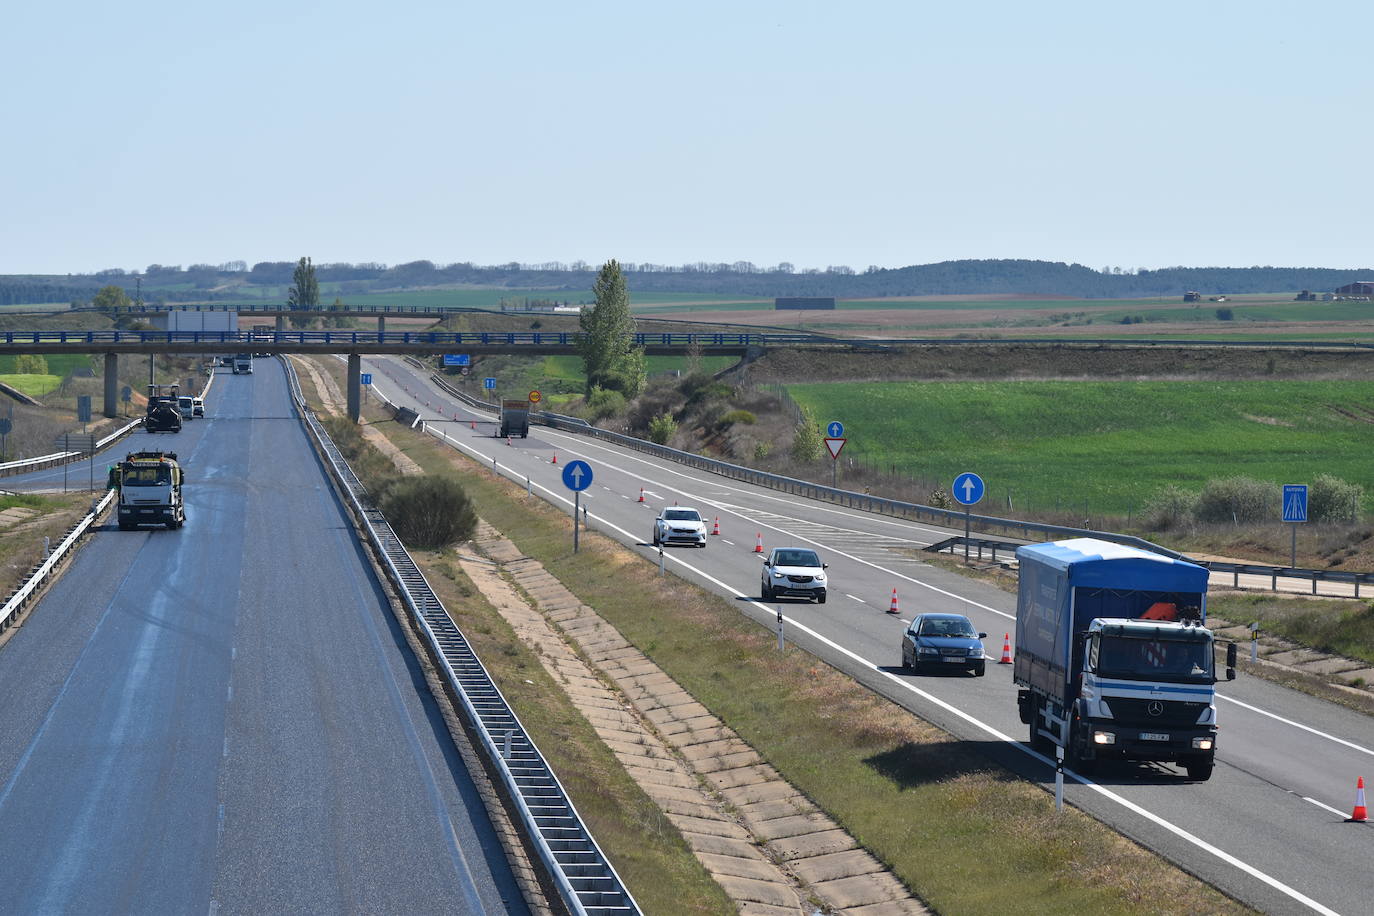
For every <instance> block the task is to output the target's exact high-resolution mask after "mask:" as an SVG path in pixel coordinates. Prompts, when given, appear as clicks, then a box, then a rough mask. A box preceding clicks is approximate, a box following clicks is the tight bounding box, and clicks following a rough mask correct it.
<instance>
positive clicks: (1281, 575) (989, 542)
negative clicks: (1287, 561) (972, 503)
mask: <svg viewBox="0 0 1374 916" xmlns="http://www.w3.org/2000/svg"><path fill="white" fill-rule="evenodd" d="M965 544H967V545H968V547H969V551H970V552H971V553H972V552H974V551H976V553H977V559H979V560H982V559H983V551H984V550H987V551H988V552H989V554H990V557H991V562H994V563H998V562H1003V561H999V560H998V559H997V551H999V550H1000V551H1002V552H1003V554H1005V555H1006V556H1007V557H1008V558H1009V560H1010V561H1014V560H1015V558H1016V548H1018V547H1021V546H1023V542H1021V541H1001V540H996V539H992V538H974V537H969V538H966V537H964V536H963V535H957V536H955V537H949V538H945V539H944V540H943V541H940V542H939V543H936V544H931V545H930V546H929V547H926V548H924V550H925V552H926V553H943V552H945V551H949V552H950V553H954V552H955V551H956V550H957V549H958V548H960V547H963V546H964V545H965ZM1174 557H1175V558H1176V559H1181V560H1187V561H1188V562H1189V563H1196V564H1197V565H1198V566H1202V567H1206V568H1207V569H1208V570H1210V571H1211V572H1214V573H1230V574H1231V576H1232V579H1231V587H1232V588H1235V589H1239V588H1241V584H1240V577H1241V576H1260V577H1265V578H1268V579H1269V590H1270V591H1271V592H1276V591H1278V590H1279V580H1280V579H1298V580H1301V581H1310V582H1311V583H1312V594H1313V595H1316V594H1317V583H1318V582H1343V583H1346V584H1348V585H1351V586H1352V587H1353V590H1354V593H1355V594H1354V597H1356V598H1358V597H1360V586H1361V585H1374V572H1343V571H1340V570H1331V569H1305V568H1302V567H1297V566H1272V565H1269V564H1266V563H1231V562H1228V561H1226V560H1199V559H1197V558H1195V557H1190V556H1187V555H1185V554H1174ZM1327 597H1341V598H1343V597H1345V596H1344V595H1331V596H1327Z"/></svg>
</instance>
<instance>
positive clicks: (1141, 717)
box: [1106, 697, 1207, 727]
mask: <svg viewBox="0 0 1374 916" xmlns="http://www.w3.org/2000/svg"><path fill="white" fill-rule="evenodd" d="M1106 700H1107V705H1108V706H1110V707H1111V708H1112V715H1113V717H1114V718H1115V719H1116V721H1118V722H1120V723H1121V724H1122V725H1139V726H1142V727H1143V726H1147V725H1168V726H1171V727H1172V726H1182V725H1195V724H1196V723H1197V720H1198V717H1199V716H1201V715H1202V711H1203V710H1204V709H1206V708H1207V704H1206V703H1180V702H1178V701H1177V700H1149V699H1144V698H1126V697H1107V698H1106ZM1154 703H1158V704H1159V706H1158V707H1156V708H1158V709H1159V713H1158V714H1157V715H1151V714H1150V706H1151V704H1154Z"/></svg>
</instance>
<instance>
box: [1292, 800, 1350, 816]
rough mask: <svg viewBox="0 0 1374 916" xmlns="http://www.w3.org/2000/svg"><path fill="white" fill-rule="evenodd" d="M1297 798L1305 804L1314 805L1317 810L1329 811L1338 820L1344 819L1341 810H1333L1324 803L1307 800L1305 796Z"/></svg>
mask: <svg viewBox="0 0 1374 916" xmlns="http://www.w3.org/2000/svg"><path fill="white" fill-rule="evenodd" d="M1299 797H1300V798H1301V799H1302V800H1303V801H1305V802H1311V803H1312V804H1314V805H1316V806H1317V807H1318V808H1321V809H1322V810H1323V811H1330V812H1331V813H1332V814H1334V815H1336V816H1337V817H1340V818H1344V817H1345V812H1344V811H1342V810H1340V809H1339V808H1333V807H1331V806H1330V805H1328V804H1325V803H1324V802H1319V801H1317V800H1316V799H1315V798H1309V797H1308V796H1306V795H1302V796H1299Z"/></svg>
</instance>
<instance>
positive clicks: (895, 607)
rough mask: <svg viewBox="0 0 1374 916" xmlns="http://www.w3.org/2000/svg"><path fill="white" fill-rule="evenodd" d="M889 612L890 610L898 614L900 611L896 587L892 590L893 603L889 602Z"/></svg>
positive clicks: (891, 612) (890, 612)
mask: <svg viewBox="0 0 1374 916" xmlns="http://www.w3.org/2000/svg"><path fill="white" fill-rule="evenodd" d="M887 612H888V613H889V614H896V613H898V611H897V590H896V589H895V588H894V589H893V590H892V603H891V604H889V605H888V606H887Z"/></svg>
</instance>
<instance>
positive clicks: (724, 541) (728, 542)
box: [720, 538, 735, 547]
mask: <svg viewBox="0 0 1374 916" xmlns="http://www.w3.org/2000/svg"><path fill="white" fill-rule="evenodd" d="M720 542H721V543H722V544H727V545H729V546H730V547H734V546H735V542H734V541H727V540H726V539H725V538H721V539H720Z"/></svg>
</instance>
